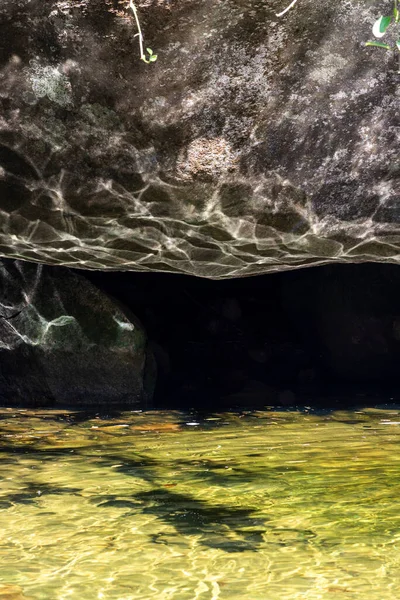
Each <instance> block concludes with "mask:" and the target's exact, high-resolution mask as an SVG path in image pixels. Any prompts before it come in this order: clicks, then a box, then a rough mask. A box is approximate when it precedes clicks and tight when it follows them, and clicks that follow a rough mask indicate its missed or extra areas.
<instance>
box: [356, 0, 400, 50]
mask: <svg viewBox="0 0 400 600" xmlns="http://www.w3.org/2000/svg"><path fill="white" fill-rule="evenodd" d="M398 4H399V0H394V4H393V14H392V15H389V16H383V15H381V16H380V17H379V19H377V21H375V23H374V26H373V27H372V33H373V34H374V36H375V37H376V38H378V40H379V39H380V38H383V36H384V35H385V34H386V31H387V30H388V28H389V27H390V26H392V25H394V26H398V24H399V21H400V12H399V6H398ZM397 29H398V27H397ZM398 33H399V34H400V32H398ZM365 45H366V46H375V47H376V48H384V49H385V50H393V49H394V48H397V50H399V52H400V35H399V39H397V41H396V42H395V46H394V47H393V46H392V45H391V44H387V43H385V42H380V41H377V40H373V41H372V42H367V43H366V44H365Z"/></svg>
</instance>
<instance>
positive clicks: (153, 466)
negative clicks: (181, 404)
mask: <svg viewBox="0 0 400 600" xmlns="http://www.w3.org/2000/svg"><path fill="white" fill-rule="evenodd" d="M0 436H1V437H0V449H1V453H0V480H1V488H0V490H1V493H0V599H4V600H5V599H7V600H23V599H28V598H30V599H38V600H39V599H43V600H69V599H73V600H101V599H106V600H111V599H113V600H114V599H115V600H142V599H143V600H151V599H157V600H170V599H171V600H172V599H173V600H197V599H198V600H225V599H226V600H228V599H229V600H231V599H232V600H233V599H239V598H240V599H246V600H270V599H271V600H300V599H302V600H303V599H307V600H319V599H324V600H328V599H330V598H338V599H342V598H343V599H352V598H357V599H358V598H360V599H363V600H389V599H393V600H398V599H399V598H400V410H397V409H386V410H384V409H382V410H380V409H379V410H378V409H367V410H359V411H351V412H350V411H349V412H331V413H328V412H327V413H325V414H322V415H321V414H319V415H317V414H312V413H307V411H306V412H295V411H292V412H273V411H265V412H252V413H245V414H243V413H242V414H219V415H209V416H206V417H204V416H203V417H202V418H198V417H194V416H193V415H188V414H185V413H177V412H168V413H157V412H152V413H123V414H122V415H119V416H118V417H117V418H113V419H105V418H99V417H91V418H88V417H87V418H83V417H82V415H74V414H73V413H70V414H66V413H62V412H60V413H57V412H45V411H15V410H4V409H3V410H2V411H0Z"/></svg>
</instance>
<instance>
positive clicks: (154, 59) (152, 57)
mask: <svg viewBox="0 0 400 600" xmlns="http://www.w3.org/2000/svg"><path fill="white" fill-rule="evenodd" d="M157 56H158V55H157V54H152V55H151V56H150V62H156V60H157Z"/></svg>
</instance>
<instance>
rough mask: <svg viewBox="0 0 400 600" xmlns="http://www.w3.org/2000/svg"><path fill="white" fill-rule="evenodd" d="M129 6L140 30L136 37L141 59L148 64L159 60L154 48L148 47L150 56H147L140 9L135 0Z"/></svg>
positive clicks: (130, 1) (147, 50)
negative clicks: (139, 13)
mask: <svg viewBox="0 0 400 600" xmlns="http://www.w3.org/2000/svg"><path fill="white" fill-rule="evenodd" d="M129 8H131V9H132V12H133V16H134V17H135V21H136V27H137V30H138V32H137V33H136V34H135V37H138V38H139V51H140V60H142V61H143V62H145V63H146V64H147V65H148V64H150V63H152V62H155V61H156V60H157V54H154V53H153V50H152V49H151V48H146V52H147V54H148V57H147V56H146V52H145V51H144V42H143V33H142V28H141V27H140V21H139V15H138V10H137V8H136V6H135V3H134V2H133V0H129Z"/></svg>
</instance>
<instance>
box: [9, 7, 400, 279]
mask: <svg viewBox="0 0 400 600" xmlns="http://www.w3.org/2000/svg"><path fill="white" fill-rule="evenodd" d="M127 5H128V2H126V3H125V2H118V1H117V0H107V1H105V0H90V1H88V0H82V1H80V2H76V0H63V1H61V0H48V1H46V2H43V1H42V0H19V1H18V2H17V1H15V0H2V2H1V4H0V101H1V113H0V177H1V179H0V253H1V254H2V255H3V256H8V257H18V258H24V259H27V260H32V261H39V262H44V263H51V264H63V265H72V266H78V267H84V268H92V269H133V270H166V271H177V272H184V273H192V274H196V275H200V276H206V277H210V278H223V277H237V276H243V275H250V274H255V273H262V272H268V271H276V270H282V269H286V268H294V267H299V266H307V265H313V264H321V263H327V262H331V261H349V262H362V261H386V262H398V260H399V248H400V231H399V221H400V208H399V207H400V204H399V200H400V192H399V174H400V163H399V156H398V151H399V121H398V103H399V93H398V73H397V70H398V64H397V57H396V56H395V55H394V54H391V53H389V52H384V51H380V50H378V49H373V48H369V49H367V48H365V47H364V42H365V41H366V40H367V39H369V38H370V37H371V25H372V23H373V22H374V20H375V18H376V17H377V16H378V15H379V14H380V13H381V11H382V10H383V11H384V9H385V8H388V9H389V8H391V5H392V2H391V1H389V0H373V1H372V2H368V3H366V2H361V1H357V0H354V1H353V2H349V1H348V0H337V1H335V2H332V1H331V0H319V1H318V2H316V1H315V0H299V2H298V3H297V5H296V7H295V8H293V9H292V10H291V11H289V13H287V14H286V15H285V16H284V17H282V18H278V17H276V13H277V12H278V11H279V10H282V9H283V8H284V7H285V5H286V1H285V0H269V1H268V2H267V1H265V0H249V1H248V2H244V3H243V2H216V1H215V0H190V1H187V0H158V1H157V2H151V3H149V2H147V1H145V0H139V1H138V6H139V8H140V9H141V10H140V14H141V19H142V26H143V29H144V31H145V33H146V45H150V46H151V47H152V48H153V50H154V51H155V52H157V53H158V55H159V58H158V61H157V62H156V63H153V64H151V65H145V64H144V63H143V62H142V61H140V60H139V54H138V38H137V37H135V34H136V29H135V23H134V20H133V16H132V14H131V13H130V12H129V10H128V7H127Z"/></svg>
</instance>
